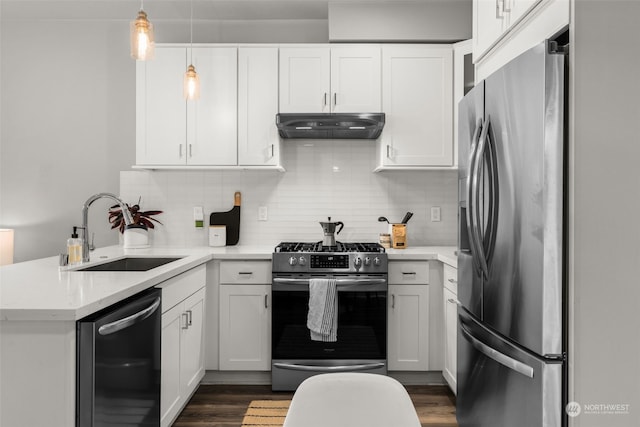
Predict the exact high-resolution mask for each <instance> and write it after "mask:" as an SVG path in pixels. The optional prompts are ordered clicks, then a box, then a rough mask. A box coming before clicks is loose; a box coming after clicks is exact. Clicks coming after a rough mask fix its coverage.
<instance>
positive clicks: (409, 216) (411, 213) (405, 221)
mask: <svg viewBox="0 0 640 427" xmlns="http://www.w3.org/2000/svg"><path fill="white" fill-rule="evenodd" d="M412 216H413V212H407V213H406V214H405V215H404V218H402V221H401V224H406V223H407V222H409V220H410V219H411V217H412Z"/></svg>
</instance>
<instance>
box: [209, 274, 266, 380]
mask: <svg viewBox="0 0 640 427" xmlns="http://www.w3.org/2000/svg"><path fill="white" fill-rule="evenodd" d="M270 282H271V262H269V261H226V262H221V263H220V307H219V309H220V311H219V315H220V323H219V325H220V347H219V352H220V370H221V371H225V370H226V371H269V370H270V369H271V283H270Z"/></svg>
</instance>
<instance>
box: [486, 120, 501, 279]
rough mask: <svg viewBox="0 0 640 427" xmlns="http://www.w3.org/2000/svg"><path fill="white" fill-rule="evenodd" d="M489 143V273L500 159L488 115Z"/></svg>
mask: <svg viewBox="0 0 640 427" xmlns="http://www.w3.org/2000/svg"><path fill="white" fill-rule="evenodd" d="M486 127H487V145H486V149H487V151H486V163H487V173H488V176H489V177H488V178H489V185H488V201H489V206H488V208H489V210H488V212H487V218H488V222H487V230H486V234H485V235H484V236H483V243H484V250H485V259H486V260H487V275H488V273H489V269H488V266H489V265H490V264H491V259H492V258H493V251H494V249H495V244H496V233H497V228H498V212H499V210H498V204H499V203H498V202H499V195H500V192H499V181H498V168H497V164H498V160H497V155H496V146H495V144H496V139H495V137H494V136H493V127H492V126H491V117H490V116H487V124H486Z"/></svg>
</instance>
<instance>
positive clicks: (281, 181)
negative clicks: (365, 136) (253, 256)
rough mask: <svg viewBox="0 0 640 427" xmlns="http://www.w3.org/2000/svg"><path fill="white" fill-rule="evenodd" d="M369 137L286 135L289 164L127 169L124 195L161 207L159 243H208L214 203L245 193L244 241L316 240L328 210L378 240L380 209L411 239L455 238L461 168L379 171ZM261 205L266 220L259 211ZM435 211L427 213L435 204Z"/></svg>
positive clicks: (436, 241)
mask: <svg viewBox="0 0 640 427" xmlns="http://www.w3.org/2000/svg"><path fill="white" fill-rule="evenodd" d="M375 162H376V151H375V143H374V142H373V141H369V140H321V141H315V140H309V141H305V142H302V141H300V140H298V141H292V140H291V141H289V140H285V141H284V143H283V149H282V165H283V166H284V167H285V169H286V172H284V173H282V172H276V171H257V170H253V171H250V170H237V171H236V170H220V171H206V170H194V171H188V170H186V171H185V170H169V171H140V170H136V171H123V172H121V173H120V196H121V197H122V198H123V200H125V201H126V202H127V203H129V204H134V203H137V202H138V199H139V198H140V200H141V202H140V205H141V208H142V210H156V209H159V210H162V211H164V212H163V213H162V214H161V215H158V216H157V218H158V219H159V220H160V221H161V222H162V224H163V225H158V226H157V227H156V229H155V230H153V232H152V233H151V242H152V244H153V245H155V246H169V245H170V246H203V245H207V244H208V224H209V214H211V212H223V211H227V210H229V209H231V208H232V207H233V195H234V193H235V192H236V191H240V192H241V193H242V204H241V219H240V241H239V244H242V245H256V246H275V245H276V244H277V243H279V242H281V241H310V242H313V241H320V240H322V229H321V227H320V225H319V224H318V222H319V221H325V220H326V219H327V217H331V220H332V221H342V222H344V224H345V226H344V229H343V230H342V232H341V233H340V234H339V235H338V236H337V239H338V240H341V241H345V242H348V241H377V240H378V234H379V233H382V232H387V224H386V223H381V222H378V217H380V216H385V217H387V218H388V219H389V220H390V221H392V222H393V221H400V220H401V219H402V217H403V216H404V214H405V213H406V212H407V211H411V212H413V213H414V215H413V217H412V218H411V221H409V223H408V226H407V242H408V245H409V246H411V245H416V246H417V245H451V246H454V245H456V244H457V226H456V222H457V206H458V195H457V180H458V175H457V171H448V170H444V171H384V172H378V173H373V172H372V171H373V169H374V168H375ZM195 206H202V207H203V208H204V212H205V228H204V229H202V228H195V224H194V219H193V208H194V207H195ZM261 206H266V207H267V211H268V219H267V221H258V208H259V207H261ZM434 206H439V207H440V208H441V221H439V222H432V221H431V207H434Z"/></svg>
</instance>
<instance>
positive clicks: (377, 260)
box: [373, 257, 380, 267]
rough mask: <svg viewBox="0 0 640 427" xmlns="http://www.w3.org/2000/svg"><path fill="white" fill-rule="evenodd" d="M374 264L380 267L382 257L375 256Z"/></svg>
mask: <svg viewBox="0 0 640 427" xmlns="http://www.w3.org/2000/svg"><path fill="white" fill-rule="evenodd" d="M373 265H375V266H376V267H379V266H380V258H378V257H375V258H374V259H373Z"/></svg>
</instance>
